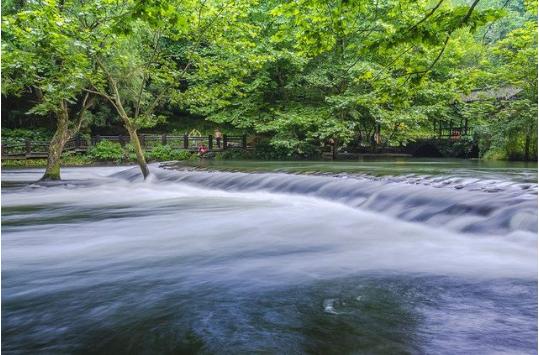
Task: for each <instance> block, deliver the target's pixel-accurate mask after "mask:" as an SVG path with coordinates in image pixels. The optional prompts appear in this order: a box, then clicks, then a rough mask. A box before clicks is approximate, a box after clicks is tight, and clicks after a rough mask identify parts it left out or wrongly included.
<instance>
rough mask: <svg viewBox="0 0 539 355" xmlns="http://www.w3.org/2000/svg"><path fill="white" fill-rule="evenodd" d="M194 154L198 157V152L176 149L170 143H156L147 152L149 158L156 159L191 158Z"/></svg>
mask: <svg viewBox="0 0 539 355" xmlns="http://www.w3.org/2000/svg"><path fill="white" fill-rule="evenodd" d="M193 155H194V156H195V157H197V154H196V153H192V152H190V151H188V150H179V149H174V148H172V147H171V146H169V145H156V146H154V147H153V148H152V150H150V151H149V152H148V153H147V156H148V158H149V159H151V160H156V161H166V160H189V159H191V158H192V156H193Z"/></svg>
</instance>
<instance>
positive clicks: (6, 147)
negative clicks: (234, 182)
mask: <svg viewBox="0 0 539 355" xmlns="http://www.w3.org/2000/svg"><path fill="white" fill-rule="evenodd" d="M139 140H140V144H141V145H142V147H143V149H145V150H149V149H152V148H153V147H155V146H158V145H168V146H171V147H172V148H174V149H181V150H189V151H196V150H198V147H199V146H200V145H202V144H203V145H205V146H206V147H207V148H208V150H209V151H222V150H225V149H230V148H242V149H247V148H248V147H247V136H245V135H243V136H230V135H223V136H222V137H214V136H212V135H208V136H189V135H168V134H140V135H139ZM101 141H111V142H116V143H119V144H120V145H121V146H125V145H126V144H129V143H130V138H129V136H123V135H117V136H101V135H96V136H91V137H89V138H88V137H84V136H81V135H77V136H76V137H74V138H72V139H70V140H68V141H67V142H66V144H65V146H64V152H86V151H88V150H89V149H90V148H91V147H93V146H95V145H96V144H98V143H99V142H101ZM49 143H50V142H49V141H36V140H31V139H25V140H20V141H17V142H8V143H4V142H2V159H37V158H46V157H47V156H48V148H49Z"/></svg>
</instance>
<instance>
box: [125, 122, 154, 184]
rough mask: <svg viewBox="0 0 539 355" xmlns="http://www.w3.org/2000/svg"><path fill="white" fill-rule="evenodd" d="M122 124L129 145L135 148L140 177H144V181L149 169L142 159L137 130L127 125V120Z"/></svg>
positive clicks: (142, 152) (142, 153) (144, 159)
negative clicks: (129, 141) (125, 130)
mask: <svg viewBox="0 0 539 355" xmlns="http://www.w3.org/2000/svg"><path fill="white" fill-rule="evenodd" d="M124 123H125V126H126V128H127V132H129V137H130V138H131V143H132V144H133V147H134V148H135V154H136V156H137V163H138V165H139V167H140V171H141V172H142V176H144V180H146V178H147V177H148V175H150V169H148V164H146V158H144V151H143V150H142V146H141V145H140V140H139V139H138V135H137V130H136V129H135V128H134V127H133V126H132V125H131V124H130V123H129V118H125V119H124Z"/></svg>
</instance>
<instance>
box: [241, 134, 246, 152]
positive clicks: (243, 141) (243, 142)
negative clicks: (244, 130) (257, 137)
mask: <svg viewBox="0 0 539 355" xmlns="http://www.w3.org/2000/svg"><path fill="white" fill-rule="evenodd" d="M241 147H242V148H243V149H246V148H247V135H245V134H244V135H243V136H241Z"/></svg>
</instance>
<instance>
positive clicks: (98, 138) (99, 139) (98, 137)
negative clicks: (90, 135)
mask: <svg viewBox="0 0 539 355" xmlns="http://www.w3.org/2000/svg"><path fill="white" fill-rule="evenodd" d="M99 142H101V136H100V135H99V134H98V135H97V136H95V144H98V143H99Z"/></svg>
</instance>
